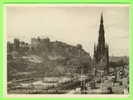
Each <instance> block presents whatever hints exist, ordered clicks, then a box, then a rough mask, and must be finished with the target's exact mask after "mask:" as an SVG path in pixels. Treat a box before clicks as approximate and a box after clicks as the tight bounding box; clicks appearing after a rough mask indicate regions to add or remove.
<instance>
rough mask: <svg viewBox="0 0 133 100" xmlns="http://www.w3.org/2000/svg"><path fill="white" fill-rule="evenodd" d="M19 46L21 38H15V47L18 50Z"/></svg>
mask: <svg viewBox="0 0 133 100" xmlns="http://www.w3.org/2000/svg"><path fill="white" fill-rule="evenodd" d="M19 46H20V41H19V39H16V38H15V39H14V49H15V50H16V51H17V50H19Z"/></svg>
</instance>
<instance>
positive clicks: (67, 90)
mask: <svg viewBox="0 0 133 100" xmlns="http://www.w3.org/2000/svg"><path fill="white" fill-rule="evenodd" d="M129 10H130V6H129V5H128V4H6V5H5V6H4V54H5V59H4V62H5V63H4V85H5V86H4V92H5V93H6V95H20V96H21V95H26V96H30V95H32V96H33V95H44V96H45V95H51V96H52V95H68V96H69V95H71V96H76V95H81V96H85V95H86V96H89V95H106V96H108V95H121V96H123V95H129V93H130V92H129V88H130V87H129V49H130V48H129V35H130V30H129V28H130V23H129V14H130V13H129Z"/></svg>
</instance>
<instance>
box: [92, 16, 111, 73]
mask: <svg viewBox="0 0 133 100" xmlns="http://www.w3.org/2000/svg"><path fill="white" fill-rule="evenodd" d="M108 50H109V49H108V45H107V44H106V43H105V31H104V22H103V14H101V19H100V27H99V36H98V44H97V46H96V45H95V46H94V61H95V68H96V70H97V71H98V70H99V71H103V72H104V73H108V64H109V54H108V53H109V51H108Z"/></svg>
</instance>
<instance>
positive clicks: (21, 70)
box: [7, 41, 91, 81]
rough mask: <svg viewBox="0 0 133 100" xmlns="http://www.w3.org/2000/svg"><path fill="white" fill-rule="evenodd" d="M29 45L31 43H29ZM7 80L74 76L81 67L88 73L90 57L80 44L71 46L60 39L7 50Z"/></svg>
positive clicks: (78, 72)
mask: <svg viewBox="0 0 133 100" xmlns="http://www.w3.org/2000/svg"><path fill="white" fill-rule="evenodd" d="M29 46H30V47H31V45H29ZM8 51H10V52H8V57H7V59H8V60H7V63H8V64H7V67H8V81H9V80H13V79H20V78H22V79H23V78H36V77H40V78H42V77H44V76H74V75H75V74H80V71H81V69H83V71H84V73H88V71H89V70H91V69H90V67H91V57H90V55H89V53H87V52H85V51H84V49H83V48H82V46H81V45H77V46H72V45H68V44H66V43H63V42H61V41H54V42H50V41H49V42H47V45H46V43H44V42H43V43H42V42H40V43H39V44H38V45H37V46H33V47H31V48H29V49H28V50H26V51H25V50H22V49H21V47H20V48H19V49H18V50H15V51H11V50H8Z"/></svg>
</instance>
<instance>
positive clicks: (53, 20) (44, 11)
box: [4, 4, 129, 56]
mask: <svg viewBox="0 0 133 100" xmlns="http://www.w3.org/2000/svg"><path fill="white" fill-rule="evenodd" d="M101 13H103V20H104V29H105V41H106V43H107V44H108V45H109V55H110V56H128V55H129V6H128V5H116V4H115V5H102V4H101V5H100V4H99V5H93V4H81V5H80V4H75V5H68V4H66V5H62V4H58V5H57V4H56V5H55V4H52V5H50V4H49V5H48V4H41V5H39V4H38V5H37V4H32V5H29V4H18V5H13V4H10V5H6V6H5V16H4V18H5V34H6V36H7V40H8V41H13V39H14V38H18V39H20V40H23V41H26V42H29V43H30V40H31V38H33V37H38V36H39V37H41V38H46V37H49V38H50V40H51V41H55V40H58V41H63V42H65V43H68V44H71V45H76V44H82V46H83V49H84V50H85V51H87V52H89V53H90V55H91V56H93V50H94V44H97V41H98V34H99V33H98V31H99V24H100V17H101Z"/></svg>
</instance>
